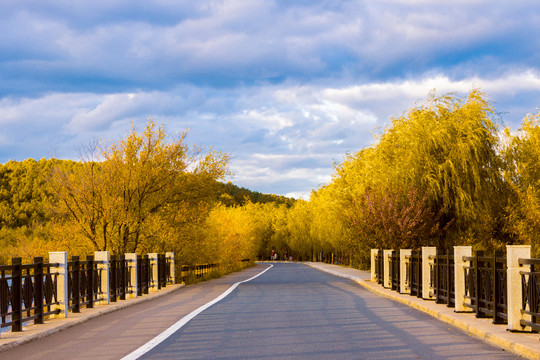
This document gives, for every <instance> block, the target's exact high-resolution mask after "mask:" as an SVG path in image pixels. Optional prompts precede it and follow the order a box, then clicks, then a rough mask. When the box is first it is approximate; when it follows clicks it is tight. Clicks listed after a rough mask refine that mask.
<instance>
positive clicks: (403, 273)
mask: <svg viewBox="0 0 540 360" xmlns="http://www.w3.org/2000/svg"><path fill="white" fill-rule="evenodd" d="M411 254H412V250H411V249H400V250H399V287H400V289H399V292H400V293H402V294H410V293H411V284H409V283H407V264H408V263H409V261H411V260H410V259H409V260H408V261H407V260H406V259H405V257H406V256H411ZM410 277H411V274H409V279H410Z"/></svg>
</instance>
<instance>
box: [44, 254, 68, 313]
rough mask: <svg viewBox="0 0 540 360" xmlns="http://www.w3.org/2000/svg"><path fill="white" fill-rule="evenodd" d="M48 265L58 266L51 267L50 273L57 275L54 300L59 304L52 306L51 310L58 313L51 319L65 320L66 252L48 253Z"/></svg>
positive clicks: (66, 306)
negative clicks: (55, 264)
mask: <svg viewBox="0 0 540 360" xmlns="http://www.w3.org/2000/svg"><path fill="white" fill-rule="evenodd" d="M49 263H51V264H54V263H57V264H58V266H55V267H51V273H56V274H58V277H57V278H56V299H57V300H58V302H59V304H58V305H53V310H57V309H59V310H60V313H59V314H58V315H53V318H67V317H68V310H69V293H68V260H67V251H57V252H50V253H49Z"/></svg>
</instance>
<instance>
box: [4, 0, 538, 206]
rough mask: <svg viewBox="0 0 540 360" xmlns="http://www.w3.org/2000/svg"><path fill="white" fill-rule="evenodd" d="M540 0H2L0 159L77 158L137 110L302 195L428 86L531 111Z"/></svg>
mask: <svg viewBox="0 0 540 360" xmlns="http://www.w3.org/2000/svg"><path fill="white" fill-rule="evenodd" d="M539 35H540V3H539V2H538V1H536V0H534V1H532V0H523V1H492V0H491V1H484V0H451V1H446V0H438V1H435V0H434V1H428V0H377V1H338V0H332V1H324V0H310V1H305V0H303V1H302V0H298V1H294V0H287V1H285V0H284V1H277V0H276V1H270V0H265V1H262V0H235V1H191V0H189V1H182V0H147V1H144V2H134V1H131V0H129V1H128V0H93V1H60V0H48V1H41V0H34V1H30V0H29V1H24V0H20V1H8V0H0V162H2V163H4V162H6V161H8V160H10V159H12V160H24V159H26V158H35V159H40V158H43V157H45V158H49V157H51V156H56V157H59V158H72V159H76V160H77V159H78V149H79V148H81V147H83V146H85V145H88V144H89V143H91V142H92V141H93V139H98V138H99V139H108V140H114V139H118V138H121V137H123V136H125V135H126V134H127V133H128V132H129V130H130V123H131V122H134V123H135V124H136V125H137V127H138V128H142V127H143V126H144V123H145V122H146V120H147V118H148V117H152V118H154V119H155V120H156V121H157V122H159V123H164V124H165V125H166V127H167V130H168V131H169V132H170V133H174V132H176V131H180V130H183V129H185V128H189V129H190V132H189V136H188V138H187V141H188V143H190V144H195V145H199V146H202V147H208V146H211V145H213V146H214V147H215V148H216V149H217V150H220V151H223V152H227V153H230V154H231V155H232V157H233V158H232V161H231V164H230V168H231V170H232V172H233V173H234V176H233V177H231V178H230V179H229V180H231V181H232V182H233V183H235V184H237V185H240V186H244V187H247V188H249V189H251V190H256V191H260V192H265V193H276V194H282V195H288V196H296V197H298V196H302V195H304V196H305V195H306V194H309V192H310V191H311V190H312V189H316V188H317V187H318V186H320V185H322V184H324V183H326V182H328V181H329V180H330V178H331V174H332V163H333V162H340V161H342V160H343V158H344V156H345V154H346V153H354V152H356V151H358V150H360V149H361V148H362V147H364V146H367V145H369V144H370V143H372V141H373V133H376V132H380V131H381V130H380V129H381V128H384V126H386V125H387V124H388V122H389V120H390V117H391V116H394V115H400V114H401V113H402V112H404V111H406V110H407V109H408V108H410V107H411V106H413V105H414V103H415V102H422V101H424V99H425V98H426V97H427V96H428V93H429V92H430V91H431V90H433V89H436V90H437V92H438V93H446V92H457V93H458V94H465V93H467V92H469V91H470V90H471V89H472V88H473V87H477V88H480V89H481V90H483V91H484V92H485V93H486V94H487V95H488V98H489V99H490V100H491V101H492V102H493V105H494V106H495V108H496V109H497V110H498V111H499V112H500V113H501V120H502V122H503V125H507V126H509V127H511V128H512V129H514V130H516V129H517V128H519V126H520V123H521V120H522V118H523V117H525V115H526V114H528V113H536V112H538V107H540V36H539Z"/></svg>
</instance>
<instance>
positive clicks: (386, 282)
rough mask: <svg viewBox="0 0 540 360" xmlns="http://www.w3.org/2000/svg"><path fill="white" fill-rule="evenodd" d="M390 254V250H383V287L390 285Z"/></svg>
mask: <svg viewBox="0 0 540 360" xmlns="http://www.w3.org/2000/svg"><path fill="white" fill-rule="evenodd" d="M391 256H392V250H383V264H384V265H383V268H384V271H383V276H384V277H383V286H384V287H385V288H391V287H392V279H390V267H391V266H392V263H391V260H390V259H389V257H391Z"/></svg>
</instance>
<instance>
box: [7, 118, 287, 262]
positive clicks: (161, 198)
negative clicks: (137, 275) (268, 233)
mask: <svg viewBox="0 0 540 360" xmlns="http://www.w3.org/2000/svg"><path fill="white" fill-rule="evenodd" d="M186 135H187V132H186V131H184V132H180V133H178V134H174V135H169V134H167V133H166V129H165V128H164V126H163V125H158V124H157V123H156V122H155V121H153V120H149V121H148V122H147V124H146V127H145V129H144V130H143V131H141V132H138V131H137V130H136V129H135V128H134V127H133V128H132V129H131V132H130V133H129V134H128V135H127V136H126V137H125V138H124V139H121V140H119V141H117V142H112V143H107V142H102V141H99V142H95V143H94V144H91V145H90V146H86V147H84V148H82V149H81V150H80V154H81V159H80V161H72V160H59V159H42V160H39V161H35V160H33V159H27V160H25V161H22V162H15V161H9V162H7V163H6V164H3V165H1V166H0V226H1V229H0V248H1V249H2V252H1V253H0V263H6V262H7V261H9V258H10V257H18V256H22V257H24V258H31V257H33V256H46V255H47V253H48V252H49V251H60V250H64V251H69V252H70V253H72V254H77V255H85V254H90V253H93V252H94V251H104V250H106V251H109V252H111V254H123V253H127V252H136V253H139V254H142V253H148V252H165V251H174V252H175V254H176V256H177V258H178V260H177V261H179V262H181V263H182V264H186V265H190V264H196V263H210V262H211V263H221V264H224V265H226V264H233V263H235V262H237V261H238V260H243V259H254V258H255V257H256V253H257V251H258V249H257V248H256V244H255V237H254V236H251V237H249V236H250V235H249V229H248V228H247V227H249V224H250V222H246V221H244V219H239V217H241V216H242V212H241V211H240V212H238V214H237V211H236V210H235V209H236V207H239V208H242V209H243V208H244V205H246V204H253V203H257V204H264V203H275V204H283V206H285V207H290V206H291V205H292V203H293V202H294V200H293V199H289V198H285V197H282V196H277V195H271V194H261V193H258V192H253V191H249V190H247V189H244V188H240V187H238V186H235V185H234V184H232V183H230V182H229V183H224V182H223V181H222V180H223V178H224V177H225V176H226V175H228V174H229V168H228V162H229V155H228V154H224V153H220V152H217V151H214V150H212V149H206V150H204V151H203V150H202V149H200V148H198V147H196V146H188V145H187V144H186ZM240 225H241V226H240Z"/></svg>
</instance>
